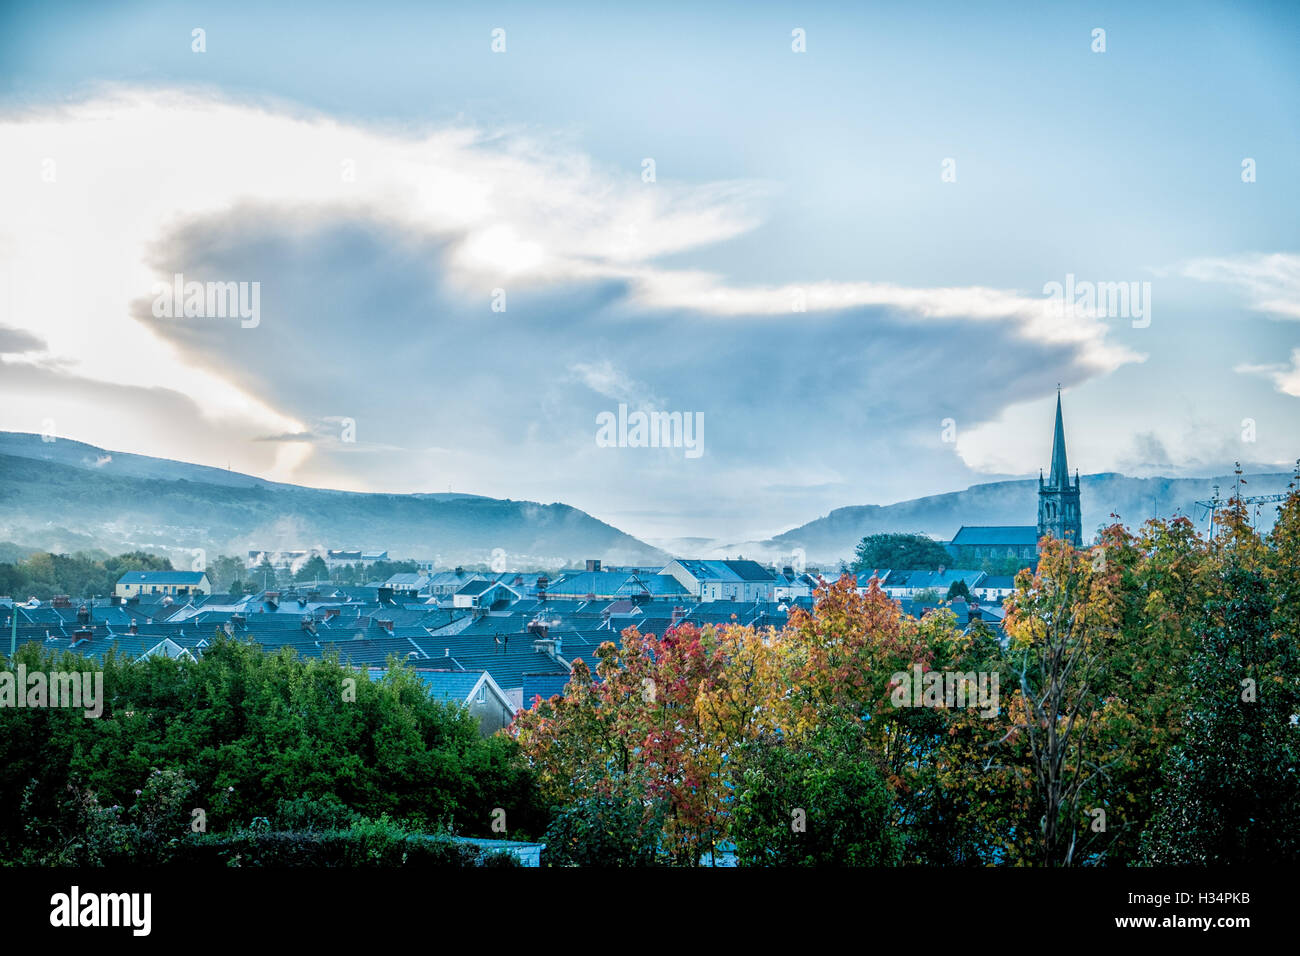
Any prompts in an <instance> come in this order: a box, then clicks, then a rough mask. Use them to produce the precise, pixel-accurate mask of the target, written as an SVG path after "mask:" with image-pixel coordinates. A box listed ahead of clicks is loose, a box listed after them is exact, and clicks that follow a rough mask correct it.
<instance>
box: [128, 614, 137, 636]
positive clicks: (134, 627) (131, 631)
mask: <svg viewBox="0 0 1300 956" xmlns="http://www.w3.org/2000/svg"><path fill="white" fill-rule="evenodd" d="M126 633H128V634H139V633H140V625H138V624H137V623H136V622H135V618H131V623H130V624H129V625H127V628H126Z"/></svg>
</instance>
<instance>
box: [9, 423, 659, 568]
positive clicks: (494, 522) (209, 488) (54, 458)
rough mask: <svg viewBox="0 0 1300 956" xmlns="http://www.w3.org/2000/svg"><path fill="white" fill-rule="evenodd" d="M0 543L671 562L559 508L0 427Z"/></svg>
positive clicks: (481, 560) (534, 562) (462, 560)
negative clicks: (329, 480)
mask: <svg viewBox="0 0 1300 956" xmlns="http://www.w3.org/2000/svg"><path fill="white" fill-rule="evenodd" d="M0 540H9V541H15V542H19V543H21V544H24V545H31V546H33V547H37V548H43V549H47V550H51V551H54V552H56V553H59V552H65V551H76V550H83V549H92V548H101V549H103V550H105V551H109V552H111V553H117V552H121V551H127V550H136V549H141V550H148V551H156V552H159V553H170V552H184V553H185V554H188V553H189V551H190V550H191V549H194V548H203V549H205V550H206V551H207V552H208V555H209V556H210V557H215V556H216V555H218V554H233V555H242V554H244V553H245V552H246V551H247V550H249V549H253V548H257V549H264V548H265V549H294V548H309V547H329V548H341V547H357V548H373V549H386V550H388V551H389V553H390V555H391V556H392V557H394V558H422V559H426V560H430V559H435V560H439V562H440V563H441V564H443V565H448V566H450V565H454V564H465V565H469V564H488V563H490V562H491V561H492V560H493V557H494V553H496V554H497V558H498V560H499V561H500V560H504V562H505V564H506V569H507V570H513V569H515V568H516V567H518V568H523V567H559V566H562V565H572V564H574V563H577V562H581V561H582V560H584V559H585V558H600V559H602V560H604V561H605V562H607V563H629V564H630V563H648V564H656V563H660V562H667V560H668V555H667V554H665V553H664V552H663V551H660V550H659V549H658V548H655V547H652V546H651V545H648V544H646V543H645V542H643V541H640V540H638V539H636V538H634V537H632V536H631V535H628V534H625V533H624V532H622V531H619V530H618V529H617V528H614V527H612V526H611V525H608V524H606V523H605V522H603V521H599V520H597V519H596V518H593V517H592V516H591V515H589V514H587V513H586V512H583V511H580V510H578V509H577V508H572V507H570V506H569V505H565V504H558V503H556V504H540V503H538V502H533V501H511V500H502V499H497V498H487V497H483V496H480V495H468V494H463V493H436V492H435V493H422V494H405V495H394V494H367V493H360V492H350V491H334V490H329V489H321V488H306V487H302V486H300V485H291V484H285V483H281V482H274V481H267V480H265V479H262V478H256V477H253V476H252V475H245V474H241V473H239V472H233V471H227V470H226V469H223V468H212V467H209V466H206V465H194V464H189V463H186V462H179V461H171V460H169V459H163V458H151V457H149V456H146V455H134V454H129V453H124V452H117V451H108V450H105V449H103V448H99V447H97V446H95V445H89V444H86V443H84V442H78V441H72V440H70V439H63V438H60V439H58V440H56V441H53V442H45V441H42V440H41V436H39V435H31V434H25V433H17V432H0ZM497 549H499V552H498V551H497ZM500 552H503V553H504V556H503V557H502V556H501V554H500ZM187 563H188V562H187Z"/></svg>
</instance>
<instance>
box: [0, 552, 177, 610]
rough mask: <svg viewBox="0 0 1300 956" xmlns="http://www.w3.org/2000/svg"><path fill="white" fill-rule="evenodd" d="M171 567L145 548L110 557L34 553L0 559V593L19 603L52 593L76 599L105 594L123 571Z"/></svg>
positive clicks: (166, 561)
mask: <svg viewBox="0 0 1300 956" xmlns="http://www.w3.org/2000/svg"><path fill="white" fill-rule="evenodd" d="M173 570H175V568H173V567H172V563H171V561H170V560H168V559H167V558H160V557H158V555H156V554H149V553H148V552H146V551H131V552H128V553H126V554H119V555H117V557H112V558H110V557H105V556H103V555H102V554H96V553H94V552H86V551H79V552H77V553H76V554H49V553H47V552H36V553H35V554H32V555H30V556H29V557H27V558H26V559H24V560H21V561H15V562H0V594H3V595H8V596H10V597H12V598H13V599H14V600H15V601H20V602H21V601H26V600H27V599H28V598H33V597H34V598H38V599H40V600H42V601H48V600H49V599H50V598H52V597H54V596H55V595H56V594H66V595H69V596H70V597H72V598H75V599H78V600H80V599H85V598H91V597H107V596H108V595H110V594H112V593H113V588H114V586H115V585H116V584H117V582H118V579H119V578H121V577H122V575H123V574H125V573H126V572H127V571H173Z"/></svg>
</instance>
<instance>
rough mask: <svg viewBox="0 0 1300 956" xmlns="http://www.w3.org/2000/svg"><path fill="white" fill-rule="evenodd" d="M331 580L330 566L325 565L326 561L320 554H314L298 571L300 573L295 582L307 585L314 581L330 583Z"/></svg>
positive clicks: (295, 577)
mask: <svg viewBox="0 0 1300 956" xmlns="http://www.w3.org/2000/svg"><path fill="white" fill-rule="evenodd" d="M329 579H330V569H329V566H328V565H327V564H326V563H325V559H324V558H322V557H321V556H320V555H319V554H313V555H312V556H311V557H310V558H308V559H307V560H306V561H305V562H304V563H303V566H302V567H301V568H299V569H298V573H297V574H296V575H295V576H294V580H295V581H297V582H298V583H299V584H305V583H308V582H312V581H328V580H329Z"/></svg>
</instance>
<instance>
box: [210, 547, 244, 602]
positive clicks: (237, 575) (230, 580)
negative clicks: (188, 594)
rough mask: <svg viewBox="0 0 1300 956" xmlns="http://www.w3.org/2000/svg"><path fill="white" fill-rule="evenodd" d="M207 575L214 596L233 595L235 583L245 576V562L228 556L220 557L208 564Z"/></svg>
mask: <svg viewBox="0 0 1300 956" xmlns="http://www.w3.org/2000/svg"><path fill="white" fill-rule="evenodd" d="M207 574H208V581H209V582H211V584H212V591H213V593H214V594H232V593H234V585H235V583H236V582H238V581H239V580H240V579H241V578H243V576H244V562H243V561H241V560H240V559H239V558H235V557H231V556H230V555H228V554H222V555H218V556H217V557H216V558H214V559H213V560H211V561H209V562H208V568H207ZM240 593H241V594H242V593H244V592H242V591H241V592H240Z"/></svg>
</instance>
